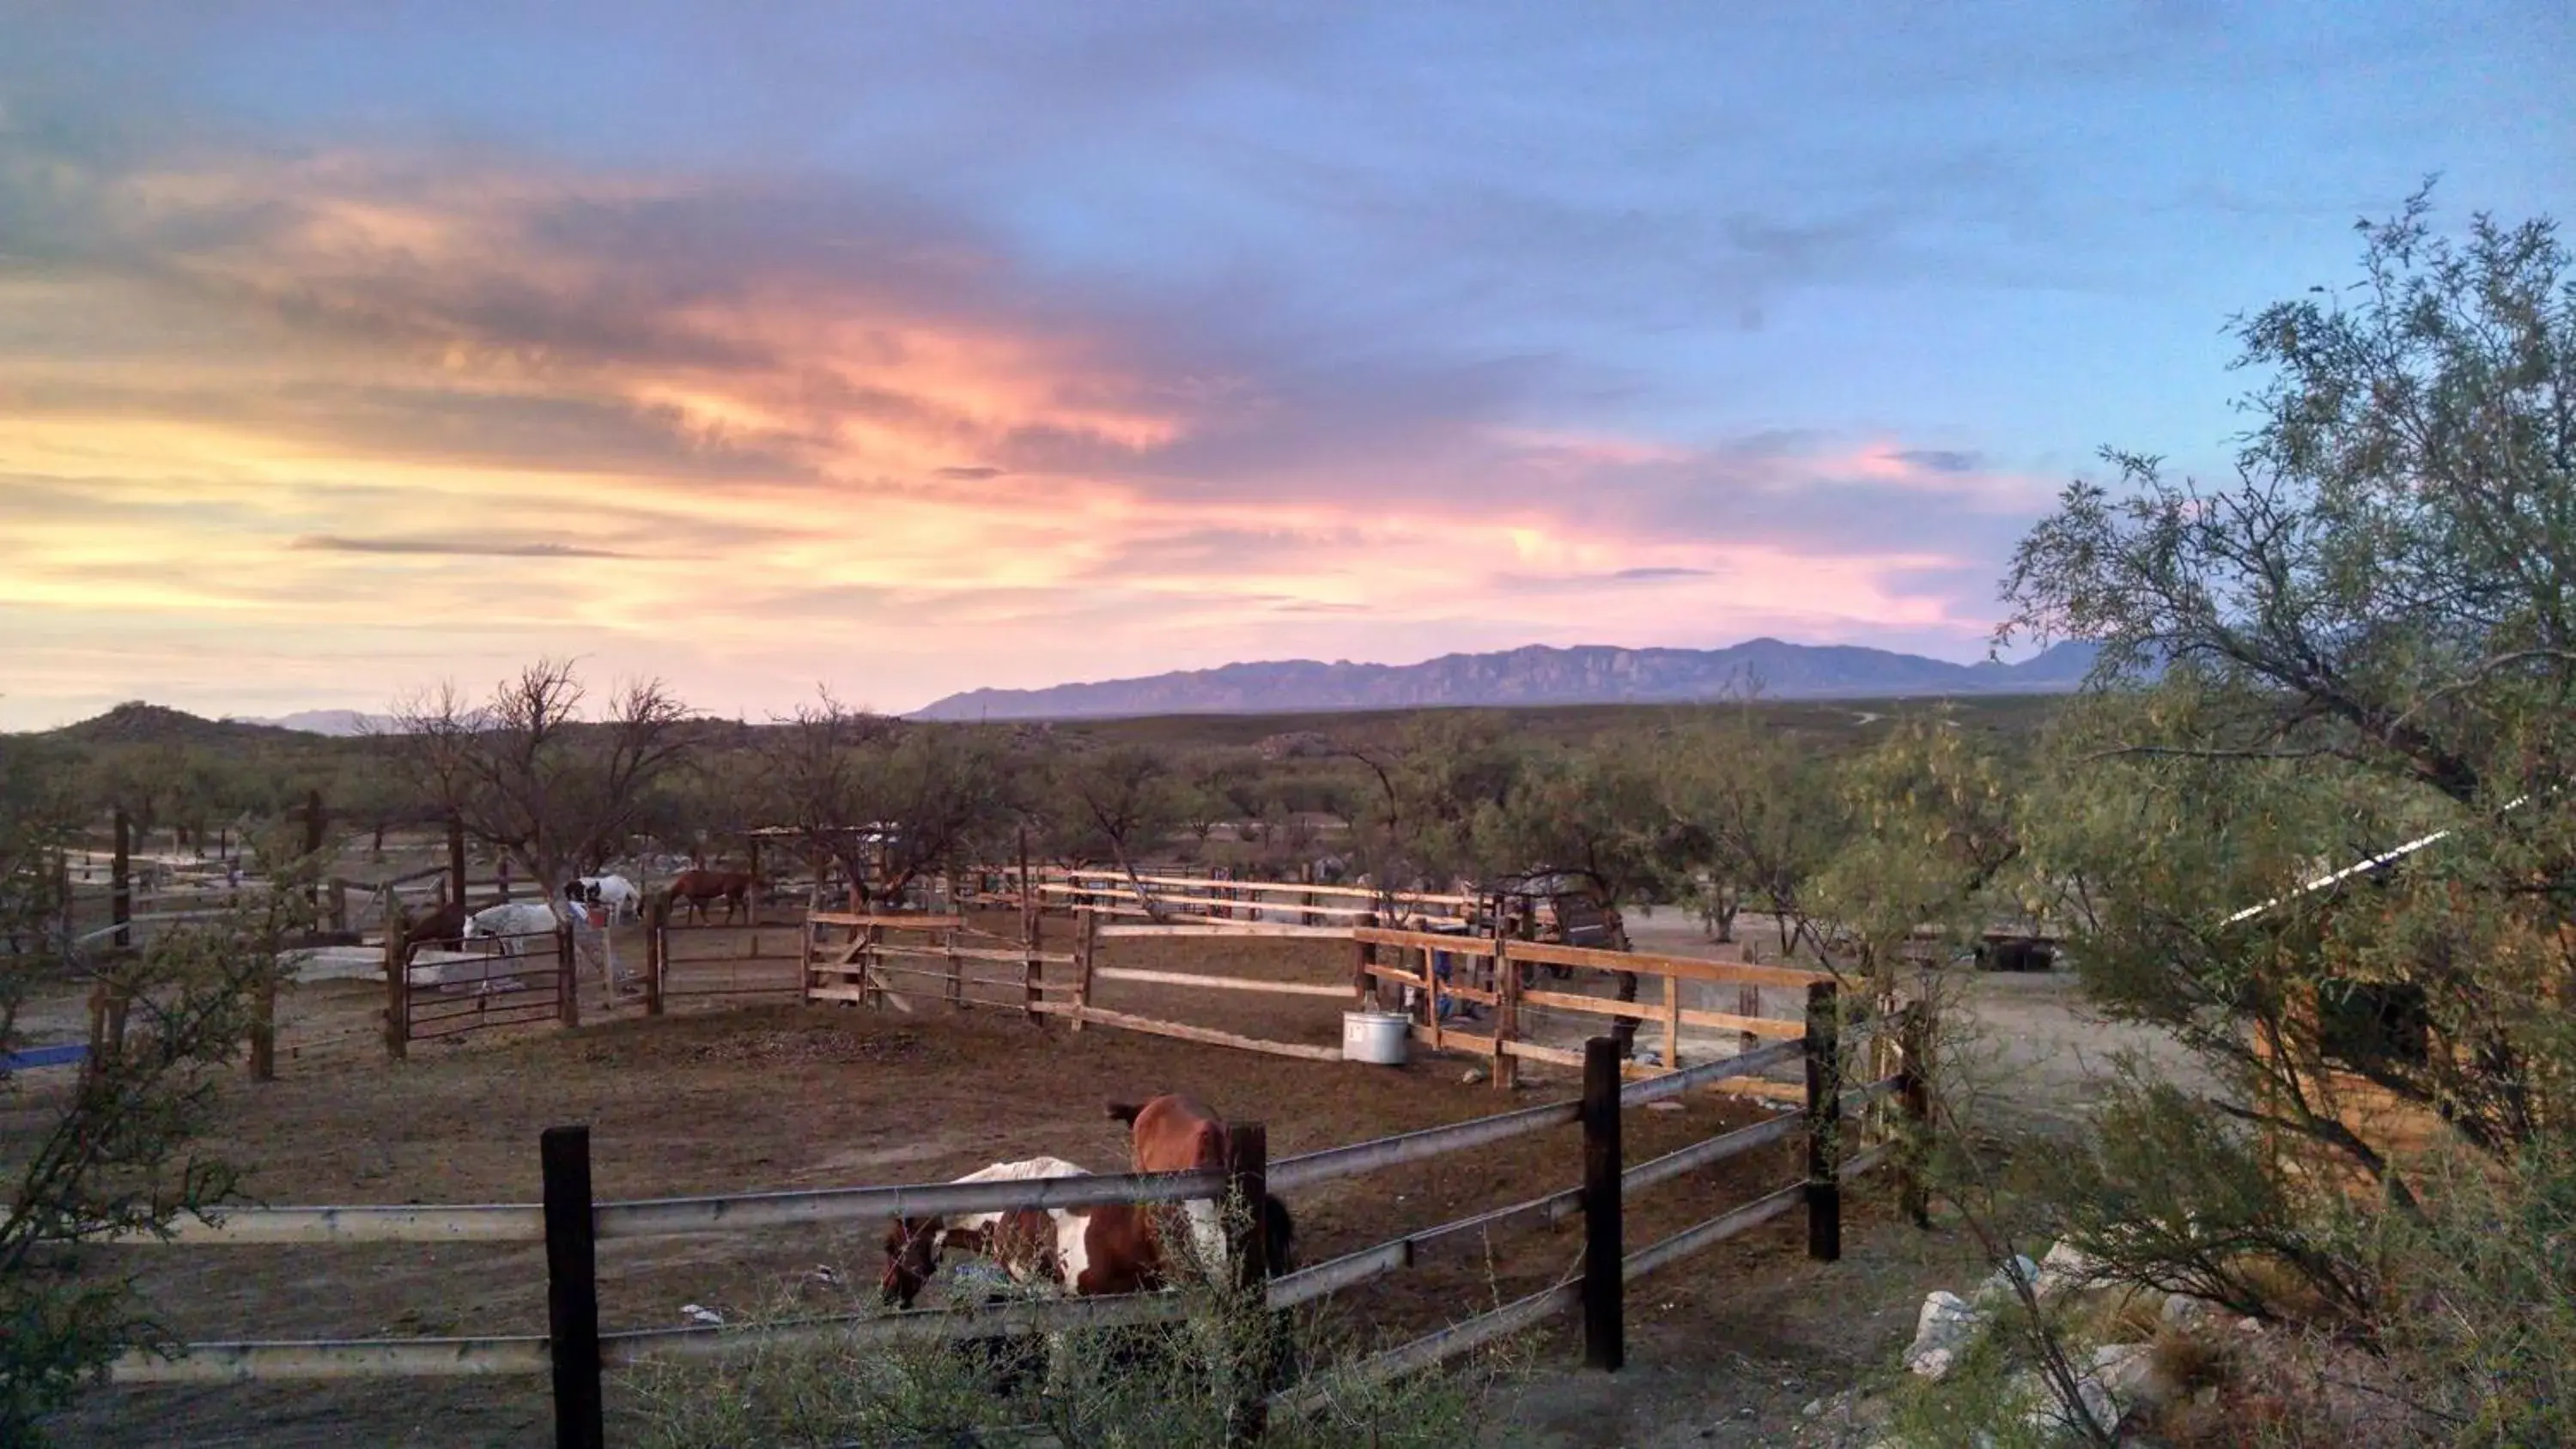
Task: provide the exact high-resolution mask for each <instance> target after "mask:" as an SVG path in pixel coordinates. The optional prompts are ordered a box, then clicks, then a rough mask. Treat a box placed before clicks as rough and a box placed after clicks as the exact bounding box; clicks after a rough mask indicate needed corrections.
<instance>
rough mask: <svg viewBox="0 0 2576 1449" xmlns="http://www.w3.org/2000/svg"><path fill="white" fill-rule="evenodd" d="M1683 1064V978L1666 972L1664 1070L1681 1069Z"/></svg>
mask: <svg viewBox="0 0 2576 1449" xmlns="http://www.w3.org/2000/svg"><path fill="white" fill-rule="evenodd" d="M1681 1065H1682V979H1681V978H1680V977H1678V976H1675V975H1674V974H1672V973H1671V972H1669V971H1667V972H1665V973H1664V1070H1665V1071H1668V1072H1673V1071H1679V1070H1681Z"/></svg>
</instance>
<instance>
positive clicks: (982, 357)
mask: <svg viewBox="0 0 2576 1449" xmlns="http://www.w3.org/2000/svg"><path fill="white" fill-rule="evenodd" d="M2570 55H2576V12H2571V11H2570V10H2569V9H2568V7H2566V6H2565V5H2564V4H2562V3H2558V0H2506V3H2483V4H2482V3H2464V4H2459V5H2451V6H2441V7H2429V6H2416V5H2397V4H2369V3H2335V4H2314V5H2305V4H2271V5H2263V6H2236V5H2222V4H2201V3H2190V0H2166V3H2155V4H2125V5H2124V4H2103V5H2080V6H2062V5H2058V6H2051V5H2038V4H2020V5H1992V4H1971V3H1962V4H1954V5H1927V4H1907V5H1898V4H1866V3H1864V4H1850V5H1835V6H1813V5H1791V4H1762V3H1728V4H1722V5H1719V4H1709V5H1679V4H1652V5H1649V4H1626V3H1617V0H1589V3H1585V4H1581V5H1554V6H1532V5H1517V4H1506V3H1480V4H1456V5H1448V4H1413V3H1396V0H1381V3H1373V4H1365V5H1358V4H1353V5H1343V4H1333V3H1301V4H1294V5H1284V4H1283V5H1260V6H1256V5H1243V4H1224V3H1213V0H1160V3H1117V0H1092V3H1086V4H1083V5H1079V6H1075V5H1025V4H1024V5H991V4H980V3H963V0H949V3H941V4H919V5H881V4H857V3H844V4H830V5H798V4H788V3H773V4H763V5H758V6H718V5H713V4H706V5H670V4H657V3H645V0H629V3H622V4H616V5H597V4H581V3H549V4H542V5H539V4H531V3H511V0H501V3H491V4H482V5H475V6H455V5H428V4H417V5H414V4H393V3H386V4H375V5H369V6H333V7H322V6H311V5H295V6H286V5H276V6H262V5H253V4H240V3H226V0H204V3H192V4H186V5H178V4H153V3H130V4H120V5H115V6H81V5H73V4H68V3H38V0H0V728H6V729H28V728H44V727H49V726H52V725H56V724H61V723H65V722H68V721H71V720H74V719H78V718H82V717H85V716H87V715H90V714H94V713H96V712H98V711H99V710H101V709H104V708H106V707H108V706H109V705H112V704H114V703H116V702H118V701H121V700H127V699H138V698H140V699H149V700H152V701H154V702H156V703H163V704H171V705H176V706H179V707H181V708H186V709H190V710H195V711H197V712H200V713H205V714H211V715H221V714H237V715H247V716H265V715H277V714H283V713H286V712H289V711H292V710H297V709H304V708H338V707H346V708H358V709H381V708H383V707H385V705H386V704H387V703H388V702H390V701H392V700H394V699H396V698H399V697H401V696H403V695H405V694H407V693H409V692H411V691H414V690H417V689H420V688H422V687H425V686H428V685H431V684H434V683H436V682H438V681H440V680H446V679H452V680H455V681H457V682H458V683H460V684H461V685H463V686H465V687H467V688H468V689H480V688H483V687H485V686H488V685H489V684H490V683H491V682H493V681H495V680H497V679H498V678H500V677H501V676H502V675H504V674H507V673H510V672H514V671H515V670H516V669H517V668H518V667H519V666H520V665H522V664H524V663H526V662H528V661H530V660H533V659H535V658H537V657H540V656H574V657H577V658H579V659H580V661H581V662H582V667H583V669H584V670H585V672H586V673H587V674H589V675H590V676H591V677H592V678H593V679H594V680H595V681H596V682H597V683H598V684H599V685H601V686H605V685H607V684H608V683H610V682H611V681H613V680H615V679H619V678H628V677H634V676H639V675H645V674H650V675H656V676H659V677H661V678H662V679H664V680H666V681H668V682H669V683H670V684H671V685H672V686H673V687H674V688H675V689H676V690H677V691H678V692H679V693H680V694H681V695H682V696H683V697H684V698H686V699H687V700H688V701H690V702H691V703H692V704H694V705H696V706H698V707H700V708H703V709H706V710H709V711H712V712H716V713H720V714H724V715H728V716H743V717H749V718H753V719H758V718H762V717H765V716H767V715H769V714H772V713H777V712H783V711H786V710H788V709H791V708H793V707H794V706H795V705H796V704H798V703H799V702H801V701H803V700H807V699H810V698H811V697H812V695H813V691H814V689H815V688H816V686H817V685H818V684H819V685H828V686H829V687H830V688H831V689H832V690H833V692H834V693H835V694H836V695H838V696H839V697H840V698H841V699H843V700H844V701H847V702H851V703H858V704H863V705H868V706H872V707H875V708H879V709H888V710H908V709H912V708H917V707H919V706H920V705H922V704H925V703H927V702H929V701H930V700H932V699H933V698H936V697H938V696H940V695H943V694H946V693H949V692H951V691H955V690H960V689H966V688H972V687H976V686H983V685H991V686H1001V687H1030V686H1041V685H1046V684H1052V683H1058V682H1063V681H1067V680H1077V679H1101V678H1111V677H1120V676H1127V675H1134V674H1145V673H1154V672H1159V671H1161V670H1165V669H1175V668H1201V667H1208V666H1213V665H1216V664H1221V663H1225V662H1228V661H1233V660H1246V659H1264V658H1318V659H1354V660H1376V661H1384V662H1392V663H1402V662H1410V661H1412V660H1416V659H1422V658H1427V657H1430V656H1433V655H1436V654H1441V653H1445V652H1449V651H1453V650H1484V649H1498V648H1510V647H1514V646H1518V645H1523V644H1530V643H1543V644H1560V645H1563V644H1577V643H1595V644H1617V645H1629V646H1647V645H1667V646H1673V645H1678V646H1693V647H1718V646H1723V645H1726V644H1730V643H1734V642H1737V641H1739V640H1742V639H1745V638H1749V637H1753V636H1757V635H1765V634H1767V635H1771V636H1774V637H1779V638H1785V639H1791V640H1795V641H1799V642H1806V643H1857V644H1871V645H1877V646H1880V647H1885V648H1893V649H1902V650H1908V651H1912V652H1919V653H1925V654H1930V655H1934V656H1936V657H1942V658H1950V659H1961V660H1967V659H1975V658H1982V657H1984V654H1985V650H1986V647H1987V638H1988V635H1989V633H1990V631H1991V629H1992V627H1993V625H1994V623H1995V622H1996V619H1997V616H1998V612H1999V606H1998V604H1997V602H1996V597H1995V593H1996V582H1997V579H1998V578H1999V576H2000V574H2001V573H2002V571H2003V568H2004V567H2005V564H2006V562H2007V560H2008V558H2009V555H2010V552H2011V549H2012V546H2013V544H2014V542H2015V541H2016V540H2017V539H2018V538H2019V537H2021V535H2022V534H2023V532H2024V531H2025V530H2027V529H2028V528H2029V526H2030V525H2031V524H2032V523H2033V522H2034V521H2035V520H2036V519H2038V518H2039V517H2041V516H2043V515H2044V514H2045V512H2046V511H2047V509H2048V507H2049V505H2050V503H2051V500H2052V499H2053V498H2054V497H2055V495H2056V493H2057V491H2058V490H2059V489H2061V488H2062V487H2063V486H2065V485H2066V484H2067V483H2068V482H2070V481H2072V480H2074V479H2076V478H2079V477H2099V476H2100V475H2101V472H2102V469H2101V465H2100V464H2099V463H2098V462H2097V460H2096V453H2097V450H2098V449H2100V448H2102V447H2104V446H2106V445H2115V446H2119V447H2123V448H2130V449H2136V450H2140V451H2145V452H2152V453H2159V454H2162V455H2164V456H2166V457H2167V458H2169V459H2171V460H2173V462H2174V464H2175V465H2176V466H2178V467H2182V468H2185V469H2187V470H2189V471H2194V472H2199V473H2203V474H2209V473H2224V472H2225V471H2226V470H2227V469H2228V468H2229V466H2230V464H2229V459H2230V457H2231V456H2232V450H2231V447H2230V444H2229V439H2230V438H2231V437H2232V436H2233V435H2234V434H2236V433H2237V432H2238V431H2239V430H2240V429H2241V428H2242V426H2243V420H2242V417H2241V415H2240V414H2238V413H2237V412H2236V411H2235V410H2234V409H2233V408H2232V406H2231V399H2232V398H2234V397H2235V396H2237V395H2238V394H2240V393H2241V392H2243V391H2244V389H2245V387H2246V386H2247V385H2248V381H2249V379H2248V378H2247V377H2246V376H2245V375H2243V374H2240V373H2234V372H2231V371H2230V370H2229V366H2228V364H2229V362H2230V360H2231V358H2232V356H2233V348H2232V347H2231V345H2230V344H2229V342H2228V339H2227V337H2226V335H2225V325H2226V323H2227V321H2228V319H2229V318H2230V317H2231V316H2232V315H2235V314H2238V313H2241V312H2246V311H2250V310H2252V309H2255V308H2257V307H2260V306H2261V305H2263V304H2265V303H2267V302H2270V301H2273V300H2277V299H2281V298H2285V297H2292V296H2298V295H2302V294H2304V293H2305V292H2306V291H2307V289H2308V288H2309V287H2310V286H2312V285H2319V284H2330V285H2336V286H2340V285H2343V284H2345V283H2348V282H2349V281H2351V280H2352V279H2353V278H2354V277H2355V276H2356V275H2357V269H2356V260H2357V257H2358V254H2359V252H2358V244H2357V242H2356V239H2355V238H2354V236H2353V234H2352V225H2353V223H2354V222H2355V221H2356V220H2357V219H2360V218H2363V217H2372V216H2385V215H2387V214H2389V213H2390V212H2392V211H2393V210H2394V209H2395V208H2396V207H2397V206H2398V205H2399V203H2401V202H2402V201H2403V199H2404V198H2405V197H2406V196H2407V195H2408V193H2410V192H2411V191H2413V190H2415V189H2416V188H2417V186H2418V185H2420V184H2421V182H2422V181H2423V179H2424V178H2425V177H2427V176H2428V175H2431V174H2434V173H2439V174H2440V176H2441V178H2442V179H2441V182H2440V185H2439V188H2438V190H2437V191H2436V193H2435V195H2436V198H2437V202H2438V204H2439V205H2440V208H2441V211H2440V213H2439V216H2438V218H2437V221H2439V222H2441V223H2443V224H2449V225H2457V224H2459V223H2461V222H2463V221H2465V219H2466V216H2467V215H2468V213H2469V212H2471V211H2473V210H2481V209H2482V210H2489V211H2493V212H2495V213H2497V214H2498V215H2499V216H2502V217H2506V218H2512V219H2520V218H2523V217H2527V216H2532V215H2536V214H2543V213H2546V214H2552V215H2559V216H2566V215H2568V214H2569V213H2570V211H2571V207H2570V195H2571V191H2576V86H2571V85H2569V84H2568V79H2569V70H2568V65H2569V62H2568V60H2567V57H2569V56H2570ZM600 692H601V693H605V692H606V690H605V688H604V687H603V688H602V689H601V690H600Z"/></svg>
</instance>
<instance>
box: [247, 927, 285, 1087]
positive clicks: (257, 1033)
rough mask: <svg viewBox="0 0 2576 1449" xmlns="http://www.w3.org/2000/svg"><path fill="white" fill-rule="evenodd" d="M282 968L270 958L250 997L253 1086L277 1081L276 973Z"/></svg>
mask: <svg viewBox="0 0 2576 1449" xmlns="http://www.w3.org/2000/svg"><path fill="white" fill-rule="evenodd" d="M280 969H281V968H280V967H279V965H278V963H277V960H276V958H275V957H271V958H270V959H269V961H268V963H267V965H266V966H264V967H263V968H261V970H260V973H259V985H258V987H257V988H256V989H255V990H254V991H253V993H252V995H251V1007H250V1013H251V1014H250V1079H251V1080H252V1081H254V1082H274V1081H276V1080H277V973H278V971H279V970H280Z"/></svg>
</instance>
